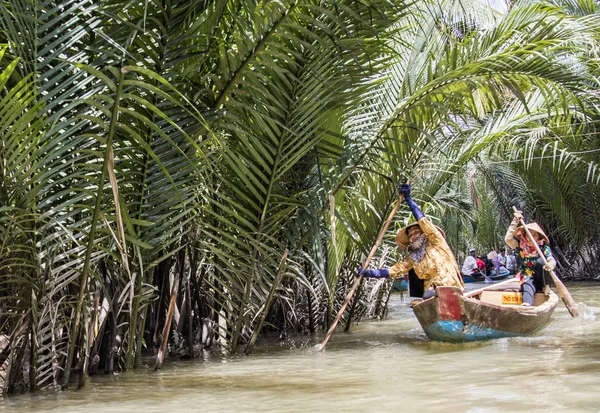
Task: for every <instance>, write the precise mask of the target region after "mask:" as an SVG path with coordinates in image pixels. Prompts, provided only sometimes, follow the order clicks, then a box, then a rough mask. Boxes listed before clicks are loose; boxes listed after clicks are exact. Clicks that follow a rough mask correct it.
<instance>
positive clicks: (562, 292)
mask: <svg viewBox="0 0 600 413" xmlns="http://www.w3.org/2000/svg"><path fill="white" fill-rule="evenodd" d="M513 210H514V211H515V212H517V211H518V209H517V208H515V207H514V206H513ZM519 221H520V222H519V223H520V224H521V225H522V226H523V229H524V230H525V232H526V233H527V236H528V237H529V240H530V241H531V243H532V244H533V245H534V246H535V250H536V251H537V253H538V255H539V256H540V258H541V259H542V261H543V262H544V265H546V264H548V261H547V260H546V256H545V255H544V253H543V252H542V250H541V249H540V246H539V245H538V243H537V242H536V241H535V238H533V235H531V232H530V231H529V228H527V227H526V226H525V221H524V220H523V218H521V219H520V220H519ZM548 272H549V273H550V276H551V277H552V280H553V281H554V285H556V290H557V291H558V296H559V297H560V298H562V300H563V302H564V303H565V306H567V310H569V313H571V316H573V317H577V316H578V315H579V310H578V309H577V304H576V303H575V300H573V297H571V294H570V293H569V290H567V287H565V285H564V284H563V283H562V281H561V280H559V279H558V277H557V276H556V274H555V273H554V271H548Z"/></svg>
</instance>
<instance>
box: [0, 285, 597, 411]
mask: <svg viewBox="0 0 600 413" xmlns="http://www.w3.org/2000/svg"><path fill="white" fill-rule="evenodd" d="M569 291H570V292H571V293H572V295H573V297H574V299H575V300H576V301H577V302H578V304H579V309H580V313H581V316H580V317H579V318H577V319H573V318H571V317H570V315H569V313H568V311H567V310H566V308H565V307H564V305H563V304H562V302H560V303H559V306H558V307H557V309H556V311H555V313H554V315H553V316H552V321H551V322H550V324H549V325H548V326H547V327H546V328H545V329H544V330H542V331H541V332H539V333H538V334H537V335H535V336H532V337H519V338H509V339H500V340H493V341H489V342H484V343H478V344H443V343H433V342H430V341H428V340H427V338H426V337H425V335H424V333H423V332H422V330H421V328H420V326H419V324H418V322H417V320H416V319H415V317H414V315H413V314H412V311H411V310H410V308H409V307H408V305H407V303H405V302H402V301H401V299H400V295H394V296H393V297H392V299H391V300H390V313H389V318H388V319H387V320H385V321H381V322H363V323H361V324H359V325H357V326H354V327H353V328H352V331H351V332H350V333H342V332H339V333H336V334H334V336H333V337H332V339H331V341H330V342H329V345H328V346H327V349H326V350H325V351H324V352H317V351H316V350H315V349H314V346H315V344H317V343H318V342H319V338H322V337H315V338H311V337H309V336H300V337H295V338H293V339H290V340H288V341H286V342H283V343H279V342H274V343H270V344H269V343H264V342H262V343H261V344H259V346H258V348H257V349H256V351H255V353H254V354H253V355H252V356H250V357H246V356H240V357H236V358H226V359H225V358H221V357H217V356H214V355H213V356H211V357H207V359H205V360H194V361H175V362H170V363H165V365H164V368H163V369H162V370H161V371H158V372H155V371H152V370H151V368H150V367H149V366H147V367H146V368H143V369H141V370H138V371H135V372H132V373H125V374H119V375H105V376H94V377H91V378H90V380H89V382H88V384H87V387H86V388H84V389H82V390H77V391H66V392H61V391H58V392H55V391H44V392H39V393H37V394H31V395H30V394H25V395H18V396H14V397H11V398H9V399H7V400H0V412H3V413H4V412H7V413H8V412H10V413H17V412H61V413H69V412H86V413H89V412H134V413H138V412H139V413H142V412H144V413H150V412H169V413H176V412H196V411H198V412H200V411H202V412H211V413H213V412H330V413H333V412H346V411H352V412H400V411H415V410H417V409H418V410H419V411H423V412H478V413H480V412H561V411H564V412H567V411H569V412H600V393H599V389H600V286H589V285H579V284H578V285H575V286H572V287H570V288H569ZM149 364H150V363H149Z"/></svg>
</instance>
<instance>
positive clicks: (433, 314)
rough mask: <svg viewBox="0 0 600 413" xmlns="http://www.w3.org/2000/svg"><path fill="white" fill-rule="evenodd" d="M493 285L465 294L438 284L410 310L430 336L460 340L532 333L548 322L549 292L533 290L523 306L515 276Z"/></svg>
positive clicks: (553, 297) (553, 301)
mask: <svg viewBox="0 0 600 413" xmlns="http://www.w3.org/2000/svg"><path fill="white" fill-rule="evenodd" d="M501 284H502V285H501ZM496 286H498V287H497V288H496V291H494V287H496ZM496 286H494V285H492V286H490V287H487V288H482V289H480V290H476V291H474V292H472V293H466V294H464V295H463V293H462V292H461V291H460V289H459V288H456V287H438V288H437V296H436V297H433V298H430V299H427V300H424V301H421V302H419V303H418V304H416V305H414V306H413V311H414V313H415V316H416V317H417V319H418V320H419V323H420V324H421V327H423V330H424V331H425V334H426V335H427V337H429V339H430V340H433V341H445V342H453V343H461V342H470V341H480V340H489V339H494V338H502V337H512V336H523V335H529V334H532V333H534V332H535V331H537V330H539V329H540V328H542V327H543V326H544V325H546V324H547V323H548V321H549V319H550V316H551V315H552V313H553V312H554V309H555V308H556V304H557V303H558V296H557V295H556V294H554V293H553V292H550V293H549V295H547V296H546V295H545V294H541V293H538V294H536V297H535V305H534V306H531V307H529V306H522V305H520V303H521V301H520V300H521V297H520V292H519V283H518V281H517V280H514V282H513V280H512V279H511V280H508V281H505V282H502V283H499V284H496Z"/></svg>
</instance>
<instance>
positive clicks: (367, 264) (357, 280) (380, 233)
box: [318, 195, 404, 351]
mask: <svg viewBox="0 0 600 413" xmlns="http://www.w3.org/2000/svg"><path fill="white" fill-rule="evenodd" d="M403 199H404V196H403V195H400V197H399V198H398V200H397V201H396V204H395V205H394V208H392V212H390V215H389V216H388V219H387V221H386V222H385V224H384V225H383V227H382V228H381V231H380V232H379V236H378V237H377V241H376V242H375V245H373V247H372V248H371V252H370V253H369V256H368V257H367V259H366V260H365V262H364V263H363V265H362V269H363V270H365V269H367V267H368V266H369V263H370V262H371V260H372V259H373V257H374V256H375V253H376V252H377V248H379V244H381V241H383V237H384V236H385V233H386V231H387V229H388V227H389V226H390V224H391V222H392V219H394V216H395V215H396V211H398V208H399V207H400V203H401V202H402V200H403ZM362 278H363V276H362V274H360V275H359V276H358V277H356V280H355V281H354V285H352V288H351V289H350V291H349V292H348V295H347V296H346V299H345V300H344V303H343V304H342V307H341V308H340V310H339V311H338V313H337V316H335V319H334V320H333V323H332V324H331V327H329V330H328V331H327V335H326V336H325V339H324V340H323V341H322V342H321V344H320V345H319V347H318V350H319V351H323V349H324V348H325V346H326V345H327V342H328V341H329V339H330V338H331V336H332V334H333V331H334V330H335V327H336V326H337V323H338V322H339V321H340V318H342V315H343V314H344V311H345V310H346V307H347V306H348V303H349V302H350V300H351V299H352V296H353V295H354V291H355V290H356V288H358V286H359V285H360V282H361V281H362Z"/></svg>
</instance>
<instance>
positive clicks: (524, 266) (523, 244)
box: [504, 211, 556, 305]
mask: <svg viewBox="0 0 600 413" xmlns="http://www.w3.org/2000/svg"><path fill="white" fill-rule="evenodd" d="M522 218H523V213H522V212H521V211H515V213H514V216H513V221H512V223H511V224H510V226H509V227H508V231H507V232H506V236H505V237H504V241H505V242H506V244H507V245H508V246H509V247H511V248H513V249H516V248H517V247H519V249H520V256H521V266H520V268H519V273H517V277H520V278H521V290H522V291H523V303H524V305H533V301H534V297H535V293H536V292H538V293H539V292H543V291H544V289H545V287H546V277H545V273H544V271H553V270H554V268H556V260H555V259H554V257H553V256H552V250H551V249H550V246H549V245H548V244H549V242H550V240H549V239H548V236H547V235H546V233H545V232H544V230H543V229H542V228H541V227H540V226H539V225H538V224H537V222H530V223H528V224H527V225H525V227H527V229H528V230H529V232H530V233H531V235H532V236H533V238H534V240H535V242H536V243H537V244H538V246H539V247H540V250H541V251H542V253H543V254H544V256H545V257H546V261H547V262H548V264H546V265H544V262H543V260H542V259H541V258H540V256H539V254H538V252H537V249H536V248H535V244H534V243H533V242H532V240H530V239H529V236H528V235H527V232H526V231H525V229H524V228H523V227H522V226H519V222H520V220H521V219H522Z"/></svg>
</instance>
